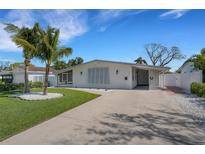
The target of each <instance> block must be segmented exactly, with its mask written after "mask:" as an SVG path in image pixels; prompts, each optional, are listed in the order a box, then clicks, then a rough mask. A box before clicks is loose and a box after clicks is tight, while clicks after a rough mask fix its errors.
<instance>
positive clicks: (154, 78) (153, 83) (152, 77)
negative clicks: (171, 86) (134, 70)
mask: <svg viewBox="0 0 205 154" xmlns="http://www.w3.org/2000/svg"><path fill="white" fill-rule="evenodd" d="M156 88H159V71H156V70H149V89H156Z"/></svg>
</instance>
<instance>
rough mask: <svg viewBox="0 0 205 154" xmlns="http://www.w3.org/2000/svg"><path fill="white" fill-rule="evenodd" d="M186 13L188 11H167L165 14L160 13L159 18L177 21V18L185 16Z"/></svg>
mask: <svg viewBox="0 0 205 154" xmlns="http://www.w3.org/2000/svg"><path fill="white" fill-rule="evenodd" d="M188 11H190V10H182V9H181V10H180V9H178V10H170V11H167V12H165V13H162V14H161V15H160V17H161V18H163V17H172V18H174V19H178V18H180V17H182V16H183V15H185V14H186V13H187V12H188Z"/></svg>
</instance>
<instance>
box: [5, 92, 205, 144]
mask: <svg viewBox="0 0 205 154" xmlns="http://www.w3.org/2000/svg"><path fill="white" fill-rule="evenodd" d="M84 90H86V89H84ZM86 91H91V92H96V93H101V94H102V96H101V97H99V98H97V99H95V100H92V101H90V102H88V103H85V104H83V105H81V106H79V107H77V108H75V109H73V110H70V111H68V112H65V113H63V114H61V115H59V116H57V117H55V118H53V119H51V120H48V121H46V122H44V123H42V124H40V125H37V126H35V127H33V128H30V129H28V130H26V131H24V132H22V133H20V134H18V135H16V136H13V137H11V138H9V139H7V140H5V141H3V142H1V144H205V129H204V125H205V116H204V115H205V112H204V111H205V110H204V109H205V107H204V106H203V104H205V102H204V100H201V99H198V98H195V97H192V96H190V95H183V94H176V93H174V92H171V91H162V90H149V91H148V90H108V91H103V90H94V91H92V90H86Z"/></svg>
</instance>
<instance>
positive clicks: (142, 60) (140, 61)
mask: <svg viewBox="0 0 205 154" xmlns="http://www.w3.org/2000/svg"><path fill="white" fill-rule="evenodd" d="M134 62H135V63H136V64H144V65H147V62H146V60H145V59H143V58H142V57H138V58H137V59H136V60H135V61H134Z"/></svg>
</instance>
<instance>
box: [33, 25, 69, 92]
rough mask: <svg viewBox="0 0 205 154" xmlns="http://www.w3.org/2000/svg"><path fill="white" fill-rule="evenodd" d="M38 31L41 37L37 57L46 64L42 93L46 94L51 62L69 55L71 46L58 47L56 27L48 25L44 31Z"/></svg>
mask: <svg viewBox="0 0 205 154" xmlns="http://www.w3.org/2000/svg"><path fill="white" fill-rule="evenodd" d="M39 33H40V34H41V39H40V41H39V43H38V46H37V48H36V49H37V53H38V54H37V57H38V58H39V59H40V60H41V61H42V62H44V63H45V64H46V70H45V81H44V89H43V94H44V95H47V88H48V76H49V72H50V67H51V64H52V63H54V62H55V61H57V60H58V59H60V58H62V57H64V56H69V55H70V54H71V53H72V48H59V46H58V43H59V34H60V31H59V30H58V29H55V28H52V27H48V28H47V30H46V31H44V30H42V29H39Z"/></svg>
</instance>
